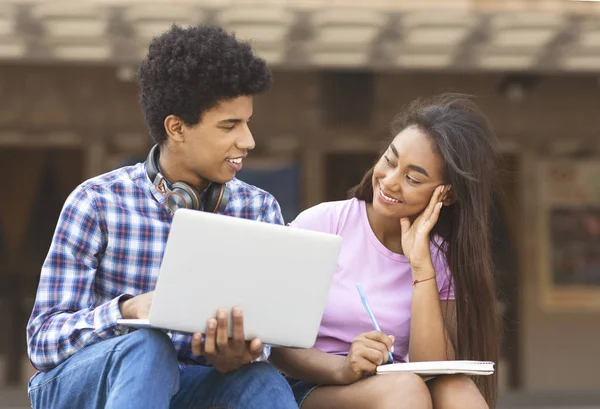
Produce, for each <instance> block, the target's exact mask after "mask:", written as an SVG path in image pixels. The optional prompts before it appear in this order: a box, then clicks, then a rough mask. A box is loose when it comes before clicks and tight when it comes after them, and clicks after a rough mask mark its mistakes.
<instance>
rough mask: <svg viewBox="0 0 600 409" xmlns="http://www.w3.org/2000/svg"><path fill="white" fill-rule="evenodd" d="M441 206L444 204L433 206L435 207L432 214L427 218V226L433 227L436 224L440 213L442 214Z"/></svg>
mask: <svg viewBox="0 0 600 409" xmlns="http://www.w3.org/2000/svg"><path fill="white" fill-rule="evenodd" d="M443 206H444V202H439V203H437V204H436V205H435V207H434V208H433V213H432V214H431V216H430V217H429V220H427V225H428V226H431V227H433V226H434V225H435V224H436V223H437V221H438V219H439V217H440V213H441V212H442V207H443Z"/></svg>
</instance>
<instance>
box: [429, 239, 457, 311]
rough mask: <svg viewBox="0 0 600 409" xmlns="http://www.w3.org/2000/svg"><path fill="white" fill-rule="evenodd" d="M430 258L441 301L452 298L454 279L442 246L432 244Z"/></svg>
mask: <svg viewBox="0 0 600 409" xmlns="http://www.w3.org/2000/svg"><path fill="white" fill-rule="evenodd" d="M431 258H432V261H433V266H434V268H435V274H436V280H437V284H438V291H439V294H440V300H441V301H447V300H454V280H453V279H452V273H451V272H450V267H449V266H448V261H447V259H446V254H445V253H444V246H443V245H442V246H441V247H437V246H436V245H433V246H432V252H431Z"/></svg>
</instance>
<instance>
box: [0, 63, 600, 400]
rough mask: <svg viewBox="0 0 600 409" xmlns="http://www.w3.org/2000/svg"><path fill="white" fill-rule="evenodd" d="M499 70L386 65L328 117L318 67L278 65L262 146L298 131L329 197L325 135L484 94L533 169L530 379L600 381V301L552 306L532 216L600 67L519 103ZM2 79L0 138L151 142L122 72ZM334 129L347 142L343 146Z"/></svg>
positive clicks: (525, 348)
mask: <svg viewBox="0 0 600 409" xmlns="http://www.w3.org/2000/svg"><path fill="white" fill-rule="evenodd" d="M500 80H501V76H500V75H497V74H489V75H482V74H468V73H465V74H451V75H445V74H435V73H426V74H423V73H421V74H410V73H403V74H394V73H385V74H380V75H377V76H376V78H375V82H374V84H375V92H376V100H375V107H374V115H373V122H372V124H371V125H370V126H367V127H364V128H363V129H353V128H350V127H344V126H338V127H335V128H325V127H323V126H322V125H321V124H320V119H319V99H318V98H319V97H318V89H319V88H318V82H317V75H316V74H314V73H311V72H300V73H293V72H277V73H275V83H274V88H273V90H272V92H270V93H269V94H268V95H265V96H263V97H260V98H258V99H257V102H256V105H255V116H254V120H253V124H252V127H253V131H254V134H255V136H256V138H257V142H258V146H259V148H258V151H259V152H258V154H260V151H263V154H265V155H267V154H268V150H267V149H265V146H267V145H268V143H267V140H268V139H269V138H274V137H280V136H289V137H291V138H292V139H296V140H297V141H298V148H297V150H296V151H295V152H294V153H295V154H297V155H299V156H300V157H301V158H302V160H303V163H304V164H305V165H306V164H310V165H311V166H314V167H313V168H311V167H308V166H305V168H304V169H303V172H304V176H305V177H304V181H303V187H304V205H310V204H313V203H316V202H318V201H319V200H321V198H322V197H323V189H324V186H323V184H322V179H323V175H322V171H321V169H322V168H321V167H320V166H322V164H321V163H320V162H319V160H320V158H321V157H322V153H321V152H320V150H321V149H323V146H327V148H326V149H328V150H331V149H338V148H339V149H345V150H352V149H354V150H361V149H373V145H376V142H375V141H376V140H377V139H380V138H381V137H384V136H385V135H386V134H387V131H386V129H387V124H388V122H389V120H390V119H391V118H392V117H393V116H394V114H395V113H396V112H397V111H398V110H399V109H400V107H401V106H402V105H403V104H405V103H407V102H408V101H410V100H411V99H413V98H415V97H417V96H421V95H429V94H432V93H436V92H440V91H458V92H466V93H471V94H474V95H476V96H477V97H478V99H479V101H480V104H481V105H482V107H483V109H484V110H485V111H486V112H487V113H488V114H489V117H490V119H491V121H492V123H493V125H494V126H495V128H496V130H497V132H498V135H499V136H500V138H501V139H502V140H504V141H513V142H515V143H517V146H518V147H519V149H522V150H523V152H524V154H523V158H524V162H523V165H524V168H523V170H524V172H523V174H522V175H520V176H521V187H522V192H523V197H522V198H521V201H522V202H521V203H522V204H523V207H521V210H522V212H521V215H520V218H521V221H522V226H523V229H522V231H520V232H518V234H517V235H518V236H520V237H521V242H520V243H518V244H519V247H520V249H521V255H522V258H523V267H524V268H523V271H524V273H523V274H522V280H521V282H522V286H521V288H520V289H519V291H520V296H521V300H522V305H523V309H522V317H521V323H522V333H521V335H522V339H521V346H522V361H521V366H522V375H523V386H524V387H525V388H526V389H531V390H543V389H554V390H576V389H580V388H582V389H586V388H587V389H593V388H595V387H596V388H597V387H598V385H599V383H598V381H597V379H598V376H597V374H596V373H595V370H594V368H597V367H599V366H600V353H598V352H597V351H598V345H600V313H599V314H592V313H588V314H574V313H573V314H564V313H563V314H560V313H548V312H543V311H541V309H540V307H539V293H538V291H537V287H536V279H537V278H536V277H537V274H539V263H538V261H537V258H536V257H537V248H536V243H537V242H538V241H539V240H542V238H540V237H532V236H530V235H529V234H528V232H529V231H533V230H535V229H534V227H535V226H533V225H532V221H531V220H533V216H534V215H535V212H536V209H535V197H532V196H530V192H531V191H532V190H533V187H534V186H535V184H536V181H535V179H534V173H533V171H532V169H533V167H535V158H536V155H537V154H540V155H543V154H544V150H545V149H547V148H548V147H549V146H551V141H553V140H573V139H581V140H585V141H588V142H593V143H596V144H598V140H599V135H600V115H598V107H599V106H600V89H599V87H598V82H597V79H596V78H595V77H591V76H590V77H562V78H561V77H556V76H554V77H549V78H544V79H543V80H542V81H540V82H539V84H537V85H536V86H535V87H534V89H533V91H532V93H531V94H529V95H527V96H526V98H525V100H524V101H523V102H522V103H520V104H517V103H512V102H510V101H509V100H508V99H507V98H505V97H504V96H503V95H501V94H500V93H499V92H498V84H499V81H500ZM0 89H1V90H2V109H0V144H1V143H3V142H2V141H5V142H6V140H7V138H8V137H7V136H6V135H8V133H12V132H13V131H19V132H21V135H22V138H24V139H23V140H21V141H20V142H19V141H18V140H17V142H15V143H21V142H23V141H24V140H26V139H28V138H32V139H35V140H36V141H38V142H39V141H40V140H42V139H43V138H45V137H46V136H47V135H48V133H52V132H65V131H67V132H71V131H72V132H73V134H74V135H75V139H76V140H77V141H79V142H77V143H79V144H80V145H85V146H88V145H90V146H93V143H91V142H94V143H95V144H96V145H95V146H96V148H95V149H97V150H96V152H101V153H102V152H104V155H105V161H104V162H103V163H104V164H107V163H109V162H110V161H109V159H110V157H111V155H112V156H113V157H114V156H115V155H117V156H118V155H119V154H122V153H124V151H126V150H128V149H134V148H131V147H130V148H128V147H126V145H127V144H126V143H124V142H125V140H124V139H123V138H124V137H123V136H120V135H134V136H135V135H137V137H138V142H136V143H133V144H132V146H134V147H136V148H135V149H137V150H138V151H140V152H143V151H144V149H146V146H147V144H148V141H147V139H145V127H144V125H143V121H142V118H141V114H140V111H139V108H138V106H137V95H136V88H135V85H134V84H132V83H125V82H120V81H118V80H117V78H116V75H115V71H114V70H112V69H111V68H108V67H106V68H102V67H98V68H85V67H79V68H78V67H70V68H65V67H57V66H51V67H45V68H44V67H18V66H12V67H0ZM11 138H13V139H11V140H13V141H14V140H15V139H14V138H15V137H14V136H11ZM139 138H141V139H139ZM105 141H108V142H105ZM331 141H336V143H339V144H341V145H339V146H338V147H335V146H332V145H333V143H332V142H331ZM365 141H367V142H366V143H365ZM369 141H372V142H369ZM261 144H262V145H261ZM0 146H1V145H0ZM98 146H100V148H98ZM261 146H262V147H261ZM375 148H376V147H375ZM98 149H99V150H98ZM90 152H92V151H90ZM95 157H96V158H97V156H95ZM98 166H100V167H101V165H98ZM90 172H92V173H93V170H90Z"/></svg>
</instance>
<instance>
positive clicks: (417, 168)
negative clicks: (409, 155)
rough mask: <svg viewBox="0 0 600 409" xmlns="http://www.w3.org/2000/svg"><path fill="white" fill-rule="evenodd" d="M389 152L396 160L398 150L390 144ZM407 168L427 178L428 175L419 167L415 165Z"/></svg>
mask: <svg viewBox="0 0 600 409" xmlns="http://www.w3.org/2000/svg"><path fill="white" fill-rule="evenodd" d="M390 150H391V151H392V153H393V154H394V156H395V157H396V158H398V150H397V149H396V147H395V146H394V144H393V143H390ZM407 168H409V169H411V170H414V171H415V172H419V173H421V174H423V175H425V176H427V177H429V173H427V171H426V170H425V169H423V168H422V167H420V166H417V165H408V166H407Z"/></svg>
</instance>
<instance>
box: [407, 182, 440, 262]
mask: <svg viewBox="0 0 600 409" xmlns="http://www.w3.org/2000/svg"><path fill="white" fill-rule="evenodd" d="M448 190H449V189H448V188H447V187H446V186H444V185H441V186H438V187H437V188H436V189H435V190H434V192H433V195H431V200H430V201H429V204H428V205H427V207H426V208H425V210H423V212H422V213H421V214H420V215H419V216H418V217H417V218H416V219H415V221H414V222H412V223H411V222H410V219H409V218H407V217H405V218H402V219H401V220H400V225H401V227H402V251H403V252H404V255H405V256H406V258H407V259H408V261H409V262H410V265H411V267H412V270H413V273H414V272H415V271H418V270H419V269H421V268H424V267H427V266H430V265H431V263H432V261H431V252H430V248H429V234H430V233H431V229H433V226H435V224H436V222H437V221H438V217H439V216H440V211H441V209H442V205H443V202H442V200H443V199H444V197H445V194H446V193H447V191H448Z"/></svg>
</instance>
